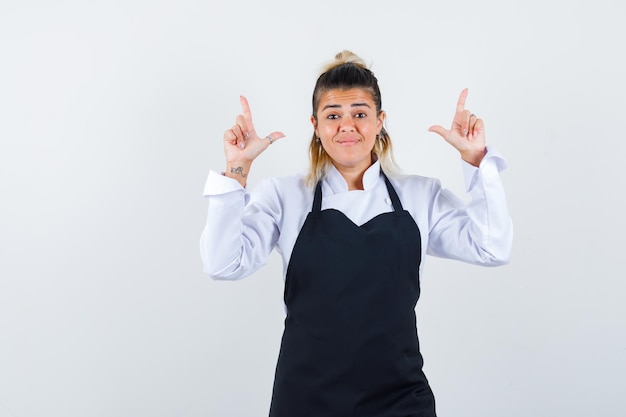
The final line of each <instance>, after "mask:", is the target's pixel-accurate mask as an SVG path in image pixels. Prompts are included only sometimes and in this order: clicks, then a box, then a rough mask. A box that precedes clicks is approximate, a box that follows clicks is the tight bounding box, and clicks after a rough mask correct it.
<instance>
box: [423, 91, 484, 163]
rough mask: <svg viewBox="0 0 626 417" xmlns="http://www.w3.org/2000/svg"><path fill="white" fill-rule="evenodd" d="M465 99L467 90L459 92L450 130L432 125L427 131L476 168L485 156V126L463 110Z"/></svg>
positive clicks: (480, 120)
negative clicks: (433, 133) (442, 139)
mask: <svg viewBox="0 0 626 417" xmlns="http://www.w3.org/2000/svg"><path fill="white" fill-rule="evenodd" d="M466 99H467V88H465V89H463V91H461V95H460V96H459V101H458V102H457V104H456V112H455V114H454V119H453V120H452V126H451V127H450V130H448V129H445V128H444V127H442V126H439V125H434V126H431V127H430V128H428V131H430V132H435V133H437V134H438V135H439V136H441V137H442V138H444V139H445V140H446V142H448V143H449V144H451V145H452V146H454V147H455V148H456V149H457V150H458V151H459V152H460V153H461V158H463V160H465V161H466V162H468V163H469V164H472V165H474V166H478V165H479V164H480V161H482V159H483V156H485V149H486V145H485V124H484V122H483V120H482V119H479V118H478V117H477V116H476V115H475V114H473V113H472V112H470V111H469V110H466V109H465V100H466Z"/></svg>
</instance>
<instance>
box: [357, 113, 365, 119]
mask: <svg viewBox="0 0 626 417" xmlns="http://www.w3.org/2000/svg"><path fill="white" fill-rule="evenodd" d="M366 116H367V113H357V114H355V115H354V117H356V118H357V119H363V118H365V117H366Z"/></svg>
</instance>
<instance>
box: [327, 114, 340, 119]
mask: <svg viewBox="0 0 626 417" xmlns="http://www.w3.org/2000/svg"><path fill="white" fill-rule="evenodd" d="M326 118H327V119H328V120H335V119H339V116H338V115H336V114H329V115H328V116H326Z"/></svg>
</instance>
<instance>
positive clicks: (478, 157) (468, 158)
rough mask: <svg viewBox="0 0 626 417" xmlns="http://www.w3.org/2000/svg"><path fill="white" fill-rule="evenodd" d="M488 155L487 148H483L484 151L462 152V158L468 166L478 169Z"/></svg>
mask: <svg viewBox="0 0 626 417" xmlns="http://www.w3.org/2000/svg"><path fill="white" fill-rule="evenodd" d="M486 153H487V148H483V149H482V150H473V151H466V152H461V158H462V159H463V160H464V161H465V162H467V163H468V164H470V165H473V166H475V167H478V166H479V165H480V162H481V161H482V160H483V158H484V157H485V154H486Z"/></svg>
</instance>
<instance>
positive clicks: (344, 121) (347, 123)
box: [340, 117, 354, 132]
mask: <svg viewBox="0 0 626 417" xmlns="http://www.w3.org/2000/svg"><path fill="white" fill-rule="evenodd" d="M340 129H341V131H342V132H354V120H352V117H342V118H341V126H340Z"/></svg>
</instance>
